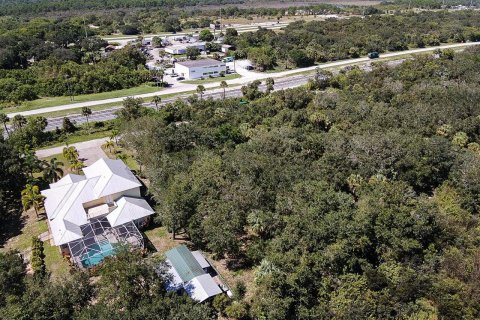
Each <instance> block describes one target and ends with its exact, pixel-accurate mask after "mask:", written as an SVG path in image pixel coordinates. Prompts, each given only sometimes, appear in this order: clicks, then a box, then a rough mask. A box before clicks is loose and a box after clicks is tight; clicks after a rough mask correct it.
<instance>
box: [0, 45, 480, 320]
mask: <svg viewBox="0 0 480 320" xmlns="http://www.w3.org/2000/svg"><path fill="white" fill-rule="evenodd" d="M479 56H480V49H478V48H475V47H472V48H469V49H467V50H465V51H464V52H462V53H453V52H451V51H443V52H436V53H435V54H433V55H423V56H417V57H416V58H415V59H412V60H407V61H405V62H403V63H402V64H400V65H398V66H396V67H389V66H388V65H386V64H384V63H375V64H373V68H372V70H371V71H362V70H361V69H359V68H358V67H349V68H347V69H346V70H343V71H342V72H340V73H338V74H335V75H334V74H331V73H329V72H326V71H318V73H317V75H316V76H315V78H314V79H313V80H311V81H310V82H309V83H308V85H307V86H305V87H301V88H297V89H289V90H284V91H283V90H282V91H278V92H262V91H261V90H260V89H259V87H258V85H259V83H258V82H254V83H252V84H250V85H248V86H245V87H244V88H242V92H243V93H244V97H243V98H242V100H241V99H239V98H232V99H224V100H212V99H203V98H201V97H198V96H192V97H191V98H190V99H189V100H188V101H180V100H179V101H177V102H175V103H172V104H168V105H166V106H165V107H164V108H162V109H160V110H159V111H154V110H148V112H147V110H144V109H142V108H143V107H141V105H140V104H136V103H129V104H128V106H127V105H126V107H125V109H123V110H122V112H121V113H120V114H119V116H120V117H119V119H118V122H117V126H118V128H119V129H120V132H119V136H122V141H123V142H122V143H124V144H125V145H126V146H127V147H128V148H129V149H130V150H134V151H135V157H136V160H137V161H138V163H141V164H142V166H143V173H142V174H143V175H145V176H146V178H148V180H149V181H150V185H149V192H150V193H151V196H152V197H153V199H154V200H155V201H156V203H157V207H156V212H157V213H158V215H157V216H156V217H155V222H156V223H157V224H161V225H163V226H166V227H167V228H168V230H169V231H170V232H172V233H173V236H180V235H181V236H182V237H187V239H189V240H190V241H191V243H192V245H193V246H195V247H196V248H199V249H203V250H204V251H206V252H209V253H211V254H213V255H214V257H215V258H217V259H222V258H223V259H225V261H227V267H228V268H229V269H230V270H232V271H233V272H239V273H240V272H243V271H248V270H253V274H254V278H253V279H252V281H251V282H249V283H246V284H244V285H243V287H241V288H242V289H241V290H240V291H241V292H243V294H241V293H238V294H237V295H236V296H235V300H233V301H223V300H221V299H215V300H213V302H211V303H207V304H201V305H200V304H194V303H193V302H191V300H189V299H188V298H186V296H182V295H176V294H172V293H167V292H166V291H165V289H164V287H163V283H164V282H163V281H165V278H164V277H163V276H162V275H163V273H162V269H161V268H160V269H158V268H159V266H162V262H161V259H160V260H158V258H154V257H151V256H147V257H144V256H143V255H142V254H141V253H139V252H137V253H124V254H120V255H119V256H117V257H115V258H110V259H107V261H106V262H105V264H104V265H103V266H102V267H100V268H98V269H97V270H95V271H93V272H94V273H92V274H90V275H93V276H96V275H100V276H101V277H100V278H99V280H98V281H94V282H90V281H88V274H84V273H74V274H73V276H72V278H71V279H70V280H65V281H62V282H56V281H52V280H50V279H49V274H48V270H44V269H42V268H40V269H39V270H38V271H35V273H34V275H33V276H32V275H30V274H29V273H27V271H26V266H25V264H24V263H23V260H22V258H21V257H19V256H18V255H17V254H16V253H15V252H10V253H2V254H1V256H0V288H2V290H0V292H1V293H0V314H1V315H2V316H3V318H5V319H65V318H74V319H92V318H95V319H107V318H108V319H112V318H113V319H125V318H128V319H145V318H147V319H152V318H173V319H193V318H195V319H210V318H211V317H218V314H227V315H228V316H229V317H230V318H233V319H250V318H251V319H292V318H296V319H312V320H313V319H432V318H433V319H435V318H438V319H477V318H479V317H480V308H479V305H478V297H479V295H480V292H479V288H480V286H479V284H480V283H479V277H478V269H479V264H480V259H479V257H480V252H479V249H478V245H479V243H478V239H480V238H479V236H480V234H479V230H480V229H479V225H478V208H479V207H480V198H479V197H478V195H479V194H480V180H479V177H480V175H479V173H480V172H479V170H480V169H479V168H480V166H479V164H480V144H479V138H480V117H479V114H480V110H478V103H476V101H478V99H479V95H480V92H479V90H478V88H479V84H480V76H479V75H480V72H479V71H480V59H479V58H478V57H479ZM270 85H273V84H272V83H270ZM268 91H270V90H268ZM18 141H19V140H18V139H12V140H10V139H8V140H6V141H1V142H0V149H1V152H0V177H1V180H0V221H1V226H2V228H0V231H1V234H0V239H2V241H4V240H5V239H8V238H9V237H10V236H11V232H12V230H9V229H8V228H5V226H9V225H11V223H12V222H15V221H16V220H15V219H18V214H19V212H20V211H21V203H20V200H19V193H20V192H21V190H22V189H23V188H24V186H25V183H27V182H28V181H31V179H32V175H31V172H33V170H34V169H33V167H32V166H34V165H36V163H37V162H36V161H35V157H34V156H32V153H31V152H28V151H27V150H26V149H24V148H23V147H22V146H21V142H18ZM38 250H40V249H38ZM40 251H41V250H40ZM245 290H246V292H245ZM92 301H95V303H92Z"/></svg>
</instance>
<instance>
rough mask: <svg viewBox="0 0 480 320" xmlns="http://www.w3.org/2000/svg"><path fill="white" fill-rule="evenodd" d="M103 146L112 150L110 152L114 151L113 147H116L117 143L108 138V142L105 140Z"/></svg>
mask: <svg viewBox="0 0 480 320" xmlns="http://www.w3.org/2000/svg"><path fill="white" fill-rule="evenodd" d="M103 147H104V148H108V150H110V153H112V148H113V147H115V144H114V142H113V140H108V141H107V142H105V143H104V144H103Z"/></svg>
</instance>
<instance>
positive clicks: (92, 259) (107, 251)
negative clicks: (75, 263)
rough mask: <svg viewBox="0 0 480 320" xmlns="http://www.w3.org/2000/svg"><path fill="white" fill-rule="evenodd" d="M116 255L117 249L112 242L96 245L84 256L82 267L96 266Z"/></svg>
mask: <svg viewBox="0 0 480 320" xmlns="http://www.w3.org/2000/svg"><path fill="white" fill-rule="evenodd" d="M114 254H115V248H114V247H113V246H112V244H111V243H110V242H103V243H95V244H93V245H91V246H90V247H89V251H88V252H87V253H86V254H84V255H83V256H82V259H81V260H82V265H83V266H84V267H85V268H90V267H93V266H96V265H97V264H99V263H100V262H102V260H103V259H105V257H108V256H111V255H114Z"/></svg>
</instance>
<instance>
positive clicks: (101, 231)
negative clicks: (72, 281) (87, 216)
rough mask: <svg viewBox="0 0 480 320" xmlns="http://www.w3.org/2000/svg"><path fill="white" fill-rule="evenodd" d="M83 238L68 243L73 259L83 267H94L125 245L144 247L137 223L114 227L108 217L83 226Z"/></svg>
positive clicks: (93, 220)
mask: <svg viewBox="0 0 480 320" xmlns="http://www.w3.org/2000/svg"><path fill="white" fill-rule="evenodd" d="M81 230H82V234H83V238H82V239H79V240H75V241H72V242H69V243H68V249H69V251H70V255H71V259H72V261H73V262H74V263H75V264H76V265H77V266H78V267H79V268H81V269H85V268H90V267H93V266H95V265H97V264H99V263H100V262H102V261H103V259H104V258H105V257H108V256H111V255H114V254H115V252H116V251H117V250H118V249H119V248H121V247H124V246H127V247H128V248H143V245H144V243H143V236H142V234H141V233H140V231H138V228H137V226H136V225H135V223H133V222H132V221H131V222H127V223H125V224H122V225H120V226H117V227H112V226H111V225H110V223H109V222H108V220H107V218H101V219H92V220H91V221H90V223H88V224H86V225H83V226H81Z"/></svg>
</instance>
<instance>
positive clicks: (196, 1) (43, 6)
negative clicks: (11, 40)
mask: <svg viewBox="0 0 480 320" xmlns="http://www.w3.org/2000/svg"><path fill="white" fill-rule="evenodd" d="M243 2H244V1H243V0H103V1H99V0H83V1H77V0H37V1H35V0H2V1H1V2H0V15H16V14H38V13H40V12H55V11H70V10H85V9H90V10H92V9H93V10H97V9H102V10H103V9H123V8H153V7H185V6H195V5H209V4H216V5H224V4H239V3H243Z"/></svg>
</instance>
